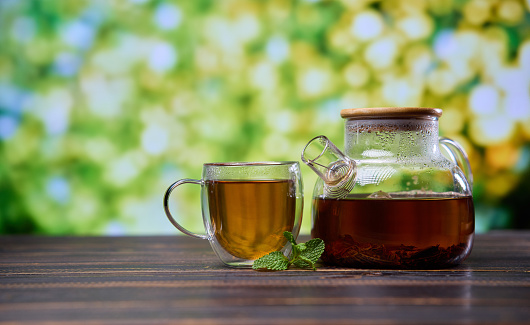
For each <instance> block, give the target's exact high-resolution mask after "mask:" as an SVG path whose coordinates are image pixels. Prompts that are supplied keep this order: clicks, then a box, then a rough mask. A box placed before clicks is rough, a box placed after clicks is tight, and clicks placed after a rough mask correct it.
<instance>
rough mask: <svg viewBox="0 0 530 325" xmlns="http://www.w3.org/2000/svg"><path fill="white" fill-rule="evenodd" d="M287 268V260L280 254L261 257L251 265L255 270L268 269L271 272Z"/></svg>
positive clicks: (273, 253) (275, 253)
mask: <svg viewBox="0 0 530 325" xmlns="http://www.w3.org/2000/svg"><path fill="white" fill-rule="evenodd" d="M288 267H289V259H288V258H287V257H285V256H284V255H283V253H282V252H278V251H277V252H272V253H269V254H267V255H265V256H263V257H260V258H258V259H257V260H255V261H254V263H253V264H252V268H253V269H255V270H259V269H268V270H272V271H281V270H287V268H288Z"/></svg>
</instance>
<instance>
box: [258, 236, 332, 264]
mask: <svg viewBox="0 0 530 325" xmlns="http://www.w3.org/2000/svg"><path fill="white" fill-rule="evenodd" d="M283 235H284V236H285V238H287V240H288V241H289V242H290V243H291V245H292V250H291V254H290V255H289V257H286V256H285V255H283V253H282V252H279V251H277V252H272V253H269V254H267V255H265V256H263V257H260V258H258V259H257V260H255V261H254V263H253V264H252V268H253V269H254V270H261V269H268V270H271V271H282V270H287V269H288V268H289V266H291V265H294V266H296V267H299V268H302V269H303V268H308V267H311V268H312V269H313V271H316V269H317V268H316V266H315V263H316V262H317V261H318V259H319V258H320V255H322V253H323V252H324V247H325V245H324V241H323V240H322V239H320V238H313V239H311V240H310V241H308V242H306V243H301V244H297V243H296V241H295V240H294V236H293V234H292V233H291V232H289V231H285V232H284V233H283Z"/></svg>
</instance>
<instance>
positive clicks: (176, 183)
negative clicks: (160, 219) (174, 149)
mask: <svg viewBox="0 0 530 325" xmlns="http://www.w3.org/2000/svg"><path fill="white" fill-rule="evenodd" d="M186 183H190V184H198V185H202V180H197V179H188V178H186V179H181V180H178V181H176V182H175V183H173V184H171V186H170V187H169V188H168V189H167V191H166V195H164V211H165V212H166V216H167V218H168V219H169V221H171V223H172V224H173V226H175V228H177V229H178V230H180V231H182V232H183V233H185V234H186V235H188V236H191V237H195V238H200V239H208V236H206V235H199V234H196V233H194V232H191V231H189V230H188V229H186V228H184V227H182V226H181V225H180V224H179V223H178V222H177V221H176V220H175V219H174V218H173V216H172V215H171V212H170V211H169V204H168V201H169V196H170V195H171V192H173V190H174V189H175V188H176V187H177V186H179V185H182V184H186Z"/></svg>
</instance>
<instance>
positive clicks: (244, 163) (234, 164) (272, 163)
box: [204, 160, 298, 167]
mask: <svg viewBox="0 0 530 325" xmlns="http://www.w3.org/2000/svg"><path fill="white" fill-rule="evenodd" d="M296 163H298V161H294V160H293V161H231V162H214V163H206V164H204V166H217V167H223V166H226V167H249V166H281V165H292V164H296Z"/></svg>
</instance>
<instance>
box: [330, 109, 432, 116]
mask: <svg viewBox="0 0 530 325" xmlns="http://www.w3.org/2000/svg"><path fill="white" fill-rule="evenodd" d="M340 116H341V117H342V118H362V117H379V118H381V117H422V116H431V117H440V116H442V110H441V109H440V108H429V107H368V108H346V109H343V110H341V111H340Z"/></svg>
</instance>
